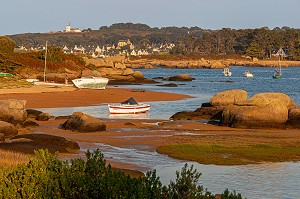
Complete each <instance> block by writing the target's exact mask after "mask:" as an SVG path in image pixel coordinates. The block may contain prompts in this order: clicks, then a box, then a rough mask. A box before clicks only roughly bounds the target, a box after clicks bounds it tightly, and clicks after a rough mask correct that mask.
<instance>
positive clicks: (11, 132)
mask: <svg viewBox="0 0 300 199" xmlns="http://www.w3.org/2000/svg"><path fill="white" fill-rule="evenodd" d="M0 133H2V134H3V135H4V136H5V137H13V136H15V135H17V134H18V130H17V128H16V127H15V126H14V125H12V124H11V123H8V122H3V121H0Z"/></svg>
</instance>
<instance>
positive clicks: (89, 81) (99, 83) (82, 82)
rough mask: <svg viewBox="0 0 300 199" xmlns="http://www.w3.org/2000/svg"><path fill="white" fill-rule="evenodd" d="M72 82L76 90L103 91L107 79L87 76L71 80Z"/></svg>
mask: <svg viewBox="0 0 300 199" xmlns="http://www.w3.org/2000/svg"><path fill="white" fill-rule="evenodd" d="M72 82H73V84H74V85H75V87H77V88H88V89H105V87H106V85H107V83H108V78H105V77H93V76H88V77H81V78H78V79H73V80H72Z"/></svg>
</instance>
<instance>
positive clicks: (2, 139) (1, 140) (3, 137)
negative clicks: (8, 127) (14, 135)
mask: <svg viewBox="0 0 300 199" xmlns="http://www.w3.org/2000/svg"><path fill="white" fill-rule="evenodd" d="M4 141H5V135H4V134H3V133H0V142H4Z"/></svg>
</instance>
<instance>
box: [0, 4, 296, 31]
mask: <svg viewBox="0 0 300 199" xmlns="http://www.w3.org/2000/svg"><path fill="white" fill-rule="evenodd" d="M69 22H70V23H71V26H72V27H78V28H80V29H86V28H91V29H98V28H99V27H101V26H110V25H111V24H113V23H126V22H132V23H144V24H148V25H149V26H151V27H166V26H177V27H182V26H185V27H191V26H198V27H200V28H203V29H221V28H233V29H245V28H260V27H263V26H268V27H269V28H274V27H282V26H289V27H293V28H300V0H151V1H150V0H1V11H0V35H10V34H18V33H26V32H49V31H58V30H64V28H65V26H66V25H67V24H68V23H69Z"/></svg>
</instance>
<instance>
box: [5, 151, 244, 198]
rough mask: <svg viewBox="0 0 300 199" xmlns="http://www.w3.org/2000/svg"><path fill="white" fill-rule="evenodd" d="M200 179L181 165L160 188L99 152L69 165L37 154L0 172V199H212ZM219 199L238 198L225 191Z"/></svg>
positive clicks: (157, 182)
mask: <svg viewBox="0 0 300 199" xmlns="http://www.w3.org/2000/svg"><path fill="white" fill-rule="evenodd" d="M200 175H201V174H200V173H198V172H197V171H196V170H195V169H193V166H191V167H189V168H188V166H187V165H185V166H184V167H183V168H182V171H181V172H177V173H176V180H175V182H170V184H169V185H168V186H164V185H162V183H161V182H160V180H159V177H157V176H156V172H155V171H153V172H148V173H147V174H146V176H145V177H140V178H131V177H130V176H127V175H125V174H124V173H122V172H119V171H114V170H112V168H111V167H110V165H108V166H107V165H106V161H105V159H104V156H103V154H101V152H100V151H99V150H96V151H94V152H93V153H91V152H89V151H88V152H87V153H86V160H83V159H72V160H71V161H70V162H68V161H61V160H59V159H58V158H57V156H52V155H50V154H49V153H48V151H47V150H39V151H37V152H36V156H35V158H34V159H33V160H31V161H30V162H29V163H28V164H26V165H25V164H24V165H18V167H17V168H13V169H5V170H0V198H155V199H156V198H178V199H179V198H215V197H214V195H212V194H211V193H209V192H208V191H206V190H204V189H203V187H202V186H200V185H197V182H198V180H199V178H200ZM221 197H222V198H228V199H229V198H232V199H239V198H242V197H241V196H240V194H236V193H230V192H229V191H228V190H225V191H224V194H222V195H221Z"/></svg>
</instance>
